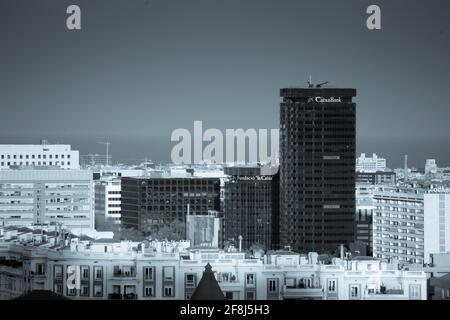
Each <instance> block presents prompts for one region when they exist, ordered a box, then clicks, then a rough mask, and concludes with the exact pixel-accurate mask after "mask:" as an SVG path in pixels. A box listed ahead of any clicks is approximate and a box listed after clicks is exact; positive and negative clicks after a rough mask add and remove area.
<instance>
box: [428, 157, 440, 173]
mask: <svg viewBox="0 0 450 320" xmlns="http://www.w3.org/2000/svg"><path fill="white" fill-rule="evenodd" d="M437 172H438V167H437V164H436V160H434V159H427V160H426V161H425V174H426V175H434V174H436V173H437Z"/></svg>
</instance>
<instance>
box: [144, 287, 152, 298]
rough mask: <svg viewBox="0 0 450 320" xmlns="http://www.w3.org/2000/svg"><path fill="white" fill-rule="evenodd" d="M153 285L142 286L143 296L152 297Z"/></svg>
mask: <svg viewBox="0 0 450 320" xmlns="http://www.w3.org/2000/svg"><path fill="white" fill-rule="evenodd" d="M153 296H154V295H153V287H149V286H146V287H145V288H144V297H153Z"/></svg>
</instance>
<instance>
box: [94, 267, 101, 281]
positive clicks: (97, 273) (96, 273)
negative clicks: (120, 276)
mask: <svg viewBox="0 0 450 320" xmlns="http://www.w3.org/2000/svg"><path fill="white" fill-rule="evenodd" d="M94 277H95V280H101V279H103V267H94Z"/></svg>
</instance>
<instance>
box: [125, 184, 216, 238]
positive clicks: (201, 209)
mask: <svg viewBox="0 0 450 320" xmlns="http://www.w3.org/2000/svg"><path fill="white" fill-rule="evenodd" d="M188 204H189V209H190V213H191V214H200V215H201V214H205V215H206V214H208V211H209V210H215V211H219V210H220V180H219V179H216V178H194V177H193V178H128V177H127V178H122V217H121V219H122V224H123V225H124V226H125V227H128V228H129V227H131V228H134V229H137V230H139V231H141V232H143V233H145V234H149V233H150V232H151V230H154V228H155V227H156V228H158V227H160V226H164V225H167V224H170V223H174V222H176V221H181V222H184V223H185V221H186V220H185V218H186V214H187V206H188ZM182 237H184V235H180V239H182Z"/></svg>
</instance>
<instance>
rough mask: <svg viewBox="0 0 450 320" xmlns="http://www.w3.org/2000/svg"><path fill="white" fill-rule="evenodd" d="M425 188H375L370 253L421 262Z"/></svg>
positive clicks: (387, 258)
mask: <svg viewBox="0 0 450 320" xmlns="http://www.w3.org/2000/svg"><path fill="white" fill-rule="evenodd" d="M424 193H425V190H423V189H418V188H409V187H402V188H395V187H380V188H377V189H376V190H375V191H374V206H375V209H374V215H373V256H374V257H376V258H381V259H386V260H392V259H396V260H398V261H400V262H402V263H413V264H423V263H424V227H423V226H424V207H423V199H424Z"/></svg>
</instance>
